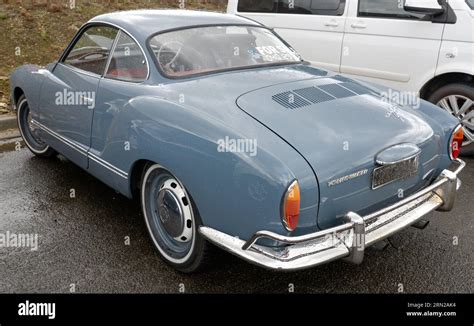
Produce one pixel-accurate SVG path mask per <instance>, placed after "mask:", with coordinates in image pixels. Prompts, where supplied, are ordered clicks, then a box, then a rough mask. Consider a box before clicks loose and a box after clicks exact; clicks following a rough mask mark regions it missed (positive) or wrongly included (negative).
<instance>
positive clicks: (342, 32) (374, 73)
mask: <svg viewBox="0 0 474 326" xmlns="http://www.w3.org/2000/svg"><path fill="white" fill-rule="evenodd" d="M228 12H229V13H232V14H238V15H241V16H245V17H248V18H251V19H253V20H256V21H258V22H261V23H263V24H264V25H266V26H268V27H270V28H273V29H274V30H275V31H276V32H277V33H278V34H279V35H280V36H282V37H283V39H285V40H286V41H288V42H289V43H290V44H291V45H292V46H293V47H294V48H295V50H296V51H297V52H299V53H300V54H301V56H302V57H303V59H305V60H307V61H310V62H311V63H312V64H314V65H316V66H319V67H322V68H326V69H329V70H333V71H336V72H340V73H343V74H346V75H348V76H350V77H354V78H358V79H362V80H367V81H369V82H374V83H378V84H382V85H385V86H387V87H389V88H390V89H396V90H399V91H403V92H407V93H408V92H411V93H413V94H419V96H420V97H421V98H424V99H427V100H429V101H431V102H433V103H436V104H438V105H439V106H441V107H443V108H444V109H446V110H448V111H449V112H451V113H452V114H454V115H455V116H456V117H458V118H459V120H460V121H461V122H462V123H463V125H464V134H465V137H466V143H465V145H467V144H468V143H471V142H474V104H473V103H474V76H473V75H474V0H405V1H404V0H230V1H229V4H228Z"/></svg>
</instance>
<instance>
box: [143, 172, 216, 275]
mask: <svg viewBox="0 0 474 326" xmlns="http://www.w3.org/2000/svg"><path fill="white" fill-rule="evenodd" d="M141 204H142V210H143V215H144V217H145V222H146V225H147V228H148V232H149V234H150V237H151V239H152V240H153V243H154V245H155V247H156V249H157V250H158V253H159V255H160V256H161V258H162V259H163V260H164V261H165V262H166V263H168V264H169V265H171V266H173V267H174V268H176V269H177V270H179V271H181V272H185V273H190V272H194V271H196V270H197V269H199V268H201V267H202V263H203V261H204V260H205V259H204V258H205V256H206V251H207V243H206V241H205V240H204V239H203V238H202V237H201V236H200V235H199V233H198V226H199V223H200V221H199V217H198V214H197V211H196V209H195V208H194V206H193V201H192V199H191V197H190V196H189V195H188V193H187V192H186V189H185V188H184V185H183V184H182V183H181V182H180V181H179V180H178V179H177V178H176V177H174V176H173V175H172V174H171V173H170V172H169V171H167V170H166V169H165V168H163V167H162V166H160V165H158V164H154V165H148V166H147V167H146V168H145V173H144V175H143V178H142V182H141Z"/></svg>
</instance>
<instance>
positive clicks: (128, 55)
mask: <svg viewBox="0 0 474 326" xmlns="http://www.w3.org/2000/svg"><path fill="white" fill-rule="evenodd" d="M147 75H148V67H147V63H146V59H145V56H144V54H143V52H142V50H141V49H140V47H139V46H138V44H137V43H135V41H134V40H133V39H132V38H131V37H130V36H128V35H127V34H125V33H123V32H120V35H119V37H118V41H117V45H116V46H115V49H114V53H113V54H112V59H111V60H110V64H109V68H108V69H107V74H106V75H105V76H106V77H107V78H111V79H118V80H123V81H129V82H141V81H144V80H145V79H146V78H147Z"/></svg>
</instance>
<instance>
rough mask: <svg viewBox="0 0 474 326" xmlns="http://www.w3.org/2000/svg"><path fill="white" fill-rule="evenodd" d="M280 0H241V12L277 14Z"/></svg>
mask: <svg viewBox="0 0 474 326" xmlns="http://www.w3.org/2000/svg"><path fill="white" fill-rule="evenodd" d="M277 6H278V0H260V1H255V0H239V5H238V7H237V11H239V12H276V10H277Z"/></svg>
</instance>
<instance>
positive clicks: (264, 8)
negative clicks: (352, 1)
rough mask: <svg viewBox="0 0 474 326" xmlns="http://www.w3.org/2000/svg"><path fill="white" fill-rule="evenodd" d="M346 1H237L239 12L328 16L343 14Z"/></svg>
mask: <svg viewBox="0 0 474 326" xmlns="http://www.w3.org/2000/svg"><path fill="white" fill-rule="evenodd" d="M345 5H346V0H262V1H255V0H239V5H238V7H237V10H238V11H239V12H278V13H282V14H302V15H328V16H341V15H343V14H344V7H345Z"/></svg>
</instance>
